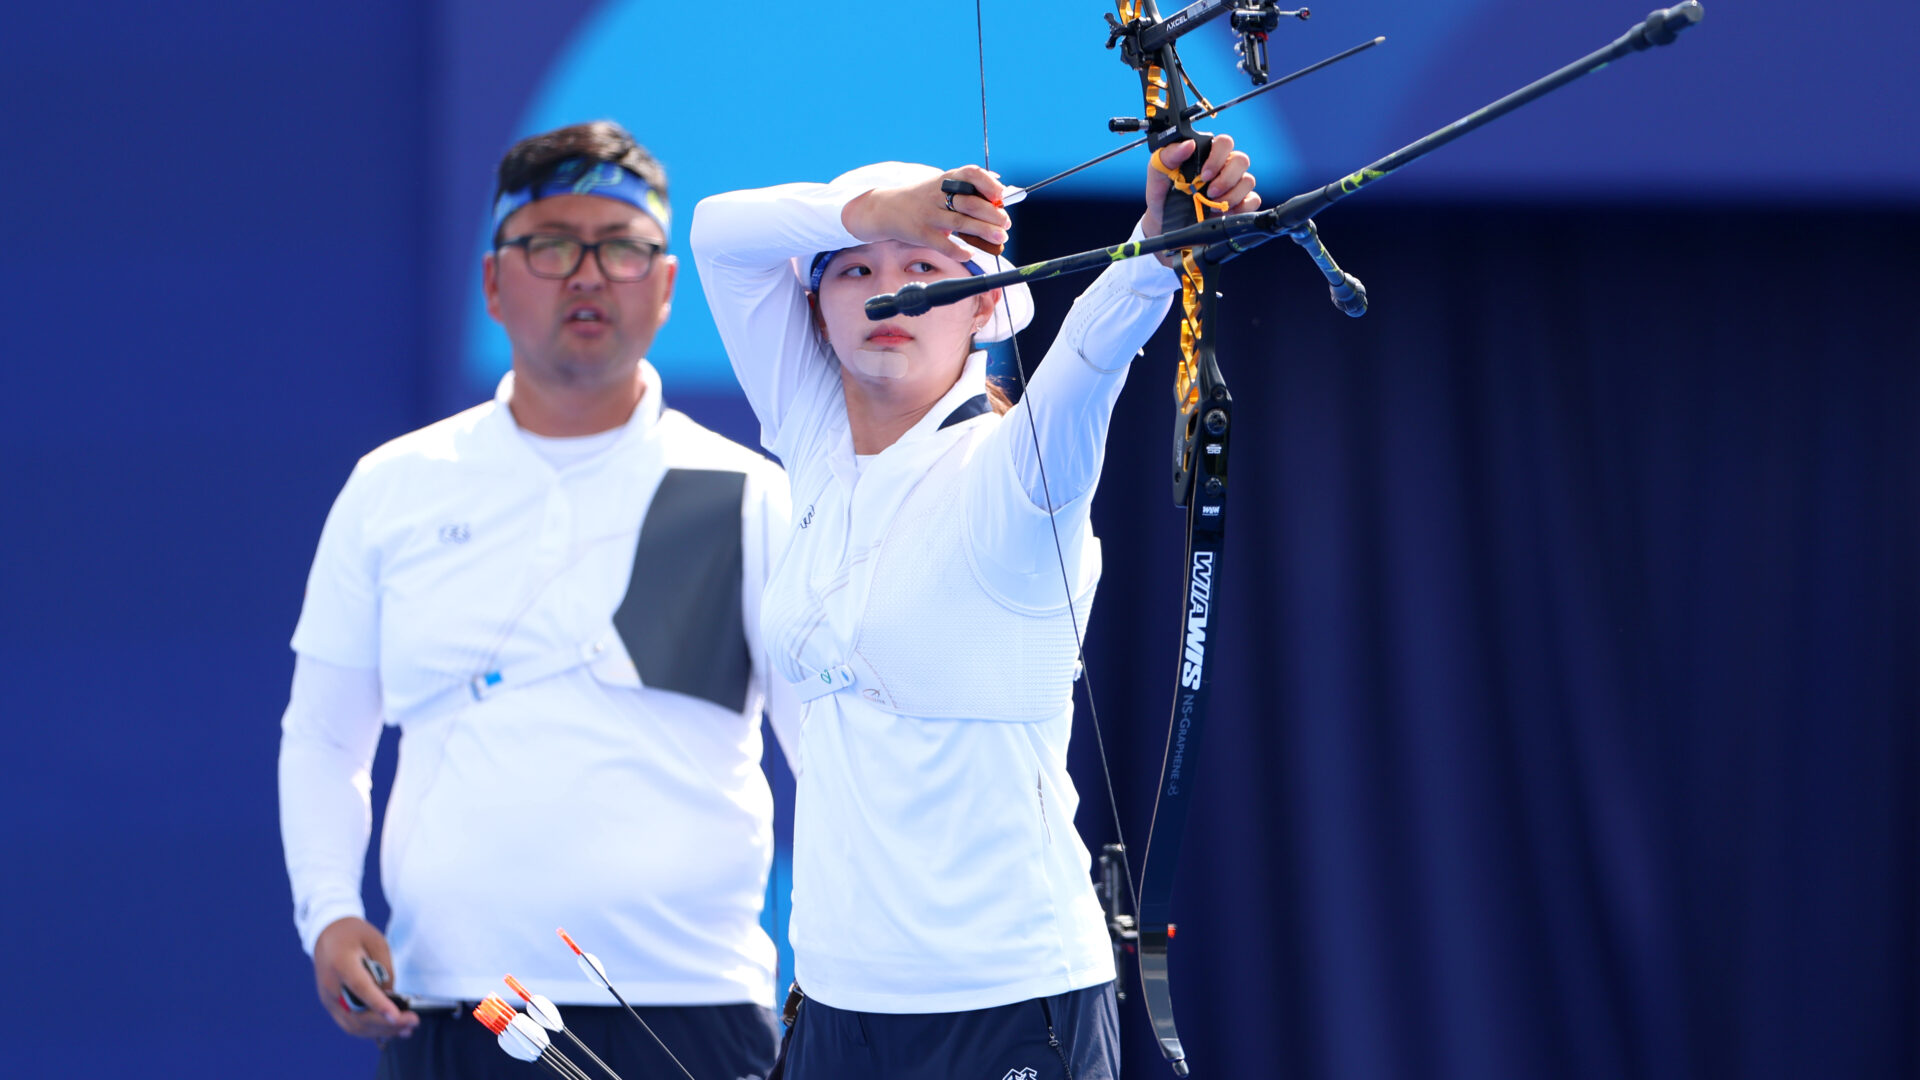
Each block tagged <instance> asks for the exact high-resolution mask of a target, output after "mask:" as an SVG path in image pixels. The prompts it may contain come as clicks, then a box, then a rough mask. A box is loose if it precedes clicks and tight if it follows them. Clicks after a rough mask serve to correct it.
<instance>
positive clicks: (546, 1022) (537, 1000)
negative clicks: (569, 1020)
mask: <svg viewBox="0 0 1920 1080" xmlns="http://www.w3.org/2000/svg"><path fill="white" fill-rule="evenodd" d="M527 1015H528V1016H531V1017H533V1019H534V1020H535V1021H536V1022H537V1023H538V1024H539V1025H540V1026H541V1027H543V1028H546V1029H547V1030H548V1031H565V1030H566V1029H567V1025H566V1024H564V1023H562V1022H561V1020H560V1007H559V1006H558V1005H555V1004H554V1003H553V1002H552V1001H550V1000H548V998H547V996H546V995H545V994H535V995H533V1000H532V1001H529V1002H527Z"/></svg>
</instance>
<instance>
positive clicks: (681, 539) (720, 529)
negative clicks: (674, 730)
mask: <svg viewBox="0 0 1920 1080" xmlns="http://www.w3.org/2000/svg"><path fill="white" fill-rule="evenodd" d="M746 487H747V476H746V474H745V473H738V472H728V471H722V470H709V469H668V470H667V474H666V475H665V476H663V477H661V478H660V487H659V489H658V490H656V491H655V492H654V494H653V502H652V503H651V504H650V505H649V506H648V507H647V519H646V521H645V522H644V523H643V524H642V525H641V526H640V542H639V544H638V545H636V547H635V548H634V553H633V576H632V578H631V579H630V580H629V581H628V583H627V595H626V597H625V598H624V599H622V600H621V601H620V608H619V610H617V611H615V612H614V613H613V628H614V629H615V630H616V631H618V632H619V634H620V640H621V641H622V642H623V643H624V644H625V645H626V647H627V655H628V656H629V657H631V658H632V659H633V664H634V667H636V668H638V669H639V670H640V681H641V682H642V683H643V684H645V685H646V686H649V687H652V688H653V689H656V690H672V691H675V692H677V693H681V694H688V695H691V696H693V697H697V698H704V699H706V700H707V701H711V702H713V703H714V704H715V705H718V706H720V707H721V708H723V709H729V710H732V711H734V712H738V711H740V709H742V708H743V707H745V705H746V703H747V683H748V679H749V677H750V675H751V673H752V662H751V659H750V658H749V656H748V654H747V637H746V628H745V626H744V624H743V620H742V618H741V615H740V600H741V595H740V589H741V584H740V572H741V558H742V555H741V549H740V514H741V510H742V505H743V501H744V498H745V495H746Z"/></svg>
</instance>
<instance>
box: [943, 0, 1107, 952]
mask: <svg viewBox="0 0 1920 1080" xmlns="http://www.w3.org/2000/svg"><path fill="white" fill-rule="evenodd" d="M980 5H981V0H973V28H974V40H975V47H976V49H977V51H978V53H979V58H980V154H981V162H980V164H981V168H983V169H986V170H987V171H988V172H991V171H993V157H992V148H991V146H990V145H989V143H988V136H987V35H986V20H985V19H984V18H983V17H982V15H981V10H980ZM995 306H996V307H998V306H1000V305H995ZM1007 319H1008V327H1007V328H1008V330H1009V331H1011V333H1009V334H1008V335H1007V341H1008V343H1009V344H1010V345H1012V346H1013V370H1014V374H1015V375H1016V376H1018V377H1019V380H1020V400H1021V402H1023V403H1026V405H1027V407H1026V408H1025V409H1024V410H1022V411H1023V412H1025V413H1026V414H1027V433H1028V435H1029V436H1030V437H1031V438H1032V440H1033V463H1034V465H1035V466H1036V467H1037V468H1038V470H1039V473H1040V497H1041V498H1043V499H1045V500H1046V503H1047V525H1048V527H1049V528H1050V529H1051V531H1052V533H1053V554H1054V558H1055V559H1056V560H1058V562H1059V565H1060V583H1061V585H1062V586H1064V587H1065V589H1066V599H1067V617H1068V619H1069V621H1071V622H1072V624H1073V652H1074V659H1075V661H1076V662H1077V663H1078V664H1079V667H1080V678H1081V679H1083V680H1085V681H1086V687H1087V715H1088V717H1089V718H1090V719H1091V720H1092V721H1093V743H1094V746H1095V747H1097V748H1098V749H1099V751H1100V777H1101V779H1102V780H1103V781H1105V783H1106V786H1107V807H1108V809H1109V810H1110V811H1111V812H1112V814H1113V838H1114V841H1115V842H1116V843H1118V844H1119V845H1120V870H1121V874H1122V877H1123V878H1124V879H1125V884H1126V889H1127V899H1128V900H1129V901H1131V902H1132V904H1133V911H1134V916H1135V918H1136V919H1137V918H1138V917H1139V913H1140V893H1139V891H1138V890H1137V889H1136V888H1135V887H1134V883H1133V862H1132V859H1131V857H1130V856H1129V854H1128V851H1129V849H1128V847H1127V833H1126V830H1125V829H1124V828H1123V827H1122V826H1121V824H1120V797H1119V795H1118V794H1117V793H1116V791H1115V789H1114V785H1113V768H1112V766H1111V765H1110V764H1109V763H1108V760H1107V740H1106V736H1105V734H1104V733H1103V732H1102V731H1101V726H1100V709H1099V706H1097V705H1095V704H1094V694H1093V670H1092V669H1091V668H1089V667H1088V666H1087V650H1086V644H1085V642H1084V640H1083V638H1082V637H1081V633H1080V613H1079V611H1078V610H1077V609H1076V608H1075V607H1074V603H1073V595H1074V588H1073V577H1072V575H1071V574H1069V573H1068V572H1067V554H1066V548H1065V546H1064V545H1062V544H1061V542H1060V521H1059V519H1058V518H1057V517H1056V516H1055V514H1054V502H1053V490H1052V488H1051V487H1050V486H1049V484H1048V482H1047V462H1046V459H1045V458H1044V457H1042V456H1041V453H1040V428H1039V425H1038V424H1037V422H1036V421H1035V420H1034V418H1033V405H1032V404H1031V403H1030V402H1028V399H1027V365H1026V362H1025V361H1024V360H1022V359H1021V357H1020V329H1019V327H1017V326H1014V325H1013V322H1012V319H1013V309H1012V307H1011V306H1008V308H1007ZM1118 974H1119V973H1118V972H1117V971H1116V972H1115V975H1116V977H1117V976H1118Z"/></svg>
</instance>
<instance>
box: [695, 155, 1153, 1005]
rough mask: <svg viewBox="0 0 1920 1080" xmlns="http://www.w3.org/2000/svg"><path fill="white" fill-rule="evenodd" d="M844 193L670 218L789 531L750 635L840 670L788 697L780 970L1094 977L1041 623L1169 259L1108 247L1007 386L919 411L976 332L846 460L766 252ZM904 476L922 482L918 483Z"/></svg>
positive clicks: (806, 189)
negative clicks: (766, 457) (903, 426)
mask: <svg viewBox="0 0 1920 1080" xmlns="http://www.w3.org/2000/svg"><path fill="white" fill-rule="evenodd" d="M858 194H860V191H859V190H856V189H850V188H844V187H842V188H836V187H833V186H830V185H814V184H792V185H785V186H782V187H777V188H770V189H764V190H760V191H748V192H735V193H733V194H730V195H723V196H718V197H715V198H711V199H708V200H705V201H704V202H702V203H701V204H700V206H699V207H698V209H697V210H696V211H695V215H694V222H693V227H692V232H691V241H690V242H691V246H692V249H693V252H694V257H695V259H696V260H697V261H698V264H699V268H700V277H701V282H702V284H703V286H704V287H705V289H706V291H707V298H708V303H709V306H710V307H711V308H712V309H713V313H714V318H715V321H716V323H717V324H718V326H719V328H720V333H721V337H722V339H723V340H724V341H725V343H726V346H727V350H728V353H729V355H730V356H731V357H732V360H733V364H734V370H735V372H736V374H737V375H738V376H739V378H740V382H741V385H742V387H743V388H744V389H745V390H746V393H747V397H748V399H749V400H750V401H751V402H752V404H753V406H754V409H755V411H756V413H757V414H758V416H759V419H760V423H761V431H762V438H763V441H764V442H765V443H766V445H767V446H768V447H769V448H770V449H772V450H773V452H774V453H775V454H776V455H778V456H779V457H780V459H781V460H782V462H784V463H785V464H786V466H787V469H788V475H789V478H790V481H791V483H792V490H793V495H794V507H795V523H796V524H795V530H794V534H793V540H792V543H791V545H790V547H789V549H788V552H787V555H786V556H785V557H784V558H783V560H782V561H781V563H780V565H779V566H778V567H776V569H775V572H774V576H773V578H772V580H771V581H770V582H769V589H768V594H767V597H766V599H765V601H764V607H763V611H764V615H763V618H764V621H765V625H764V630H763V632H764V636H765V640H766V641H767V643H768V649H769V654H770V656H769V661H770V663H771V665H772V666H773V668H774V669H775V671H776V672H780V673H783V674H784V675H785V676H786V677H787V678H788V679H790V680H792V681H794V682H795V683H796V684H799V683H802V682H803V681H805V680H807V679H809V678H811V677H813V676H815V675H817V674H820V673H822V672H823V671H825V670H826V669H827V668H830V667H831V666H833V665H835V664H840V665H843V666H845V667H848V668H851V669H853V670H854V671H855V672H856V673H857V682H855V683H854V684H853V685H850V686H849V687H848V688H847V689H846V690H844V691H841V692H834V693H828V694H826V695H825V696H821V697H818V698H815V699H814V700H812V701H810V702H809V703H808V704H807V705H805V706H803V712H802V724H801V733H800V747H801V749H800V768H799V769H798V770H797V771H798V773H799V777H798V779H799V787H798V793H797V805H796V809H795V836H794V860H795V861H794V892H793V916H792V922H791V927H790V931H789V933H790V937H791V940H792V943H793V948H794V958H795V967H796V974H797V976H798V979H799V982H800V984H801V985H802V986H803V987H804V988H805V989H806V991H807V993H808V994H809V995H810V996H813V997H815V998H817V999H819V1000H821V1001H823V1002H825V1003H827V1004H829V1005H832V1006H835V1007H838V1008H845V1009H856V1010H863V1011H875V1012H902V1013H914V1012H946V1011H958V1010H968V1009H979V1008H987V1007H991V1006H995V1005H1002V1004H1006V1003H1009V1002H1015V1001H1021V1000H1025V999H1029V998H1033V997H1037V996H1042V995H1049V994H1057V993H1063V992H1065V991H1068V990H1073V989H1080V988H1084V987H1087V986H1093V985H1097V984H1099V983H1101V982H1104V981H1106V980H1108V979H1111V978H1112V977H1113V963H1112V952H1111V948H1110V943H1109V940H1108V936H1107V931H1106V927H1105V922H1104V918H1103V916H1102V913H1101V911H1100V908H1099V904H1098V902H1097V901H1096V899H1095V897H1094V895H1093V891H1092V886H1091V882H1090V880H1089V878H1088V868H1089V863H1090V859H1089V856H1088V853H1087V851H1086V848H1085V846H1084V845H1083V844H1082V843H1081V842H1080V839H1079V836H1078V834H1077V833H1076V831H1075V830H1074V827H1073V815H1074V812H1075V810H1076V808H1077V805H1078V793H1077V792H1076V791H1075V790H1074V786H1073V782H1072V780H1071V778H1070V777H1069V776H1068V774H1067V770H1066V748H1067V740H1068V736H1069V734H1070V731H1071V725H1072V704H1071V698H1070V696H1069V694H1068V691H1069V689H1070V685H1069V680H1070V679H1071V677H1072V675H1071V660H1072V655H1071V648H1072V642H1071V638H1068V639H1066V648H1067V649H1068V653H1067V655H1066V657H1065V660H1066V664H1064V665H1063V664H1062V663H1061V657H1060V655H1059V651H1060V635H1059V633H1058V632H1057V628H1058V626H1059V624H1060V623H1061V621H1062V620H1063V619H1065V617H1066V616H1065V612H1066V594H1067V580H1066V579H1070V580H1072V581H1073V583H1074V584H1073V591H1074V594H1075V599H1076V603H1075V611H1074V617H1075V618H1077V619H1079V620H1081V621H1082V622H1084V619H1085V618H1086V603H1087V602H1088V601H1089V600H1090V599H1091V595H1092V592H1093V587H1094V584H1095V582H1096V581H1097V579H1098V576H1099V543H1098V541H1097V540H1096V539H1095V538H1094V537H1093V535H1092V532H1091V529H1090V527H1089V524H1088V509H1089V504H1090V502H1091V499H1092V495H1093V490H1094V487H1095V484H1096V482H1097V480H1098V478H1099V471H1100V464H1101V459H1102V455H1103V452H1104V446H1105V438H1106V429H1107V422H1108V417H1109V414H1110V411H1111V408H1112V404H1113V401H1114V400H1115V398H1116V396H1117V395H1118V393H1119V391H1120V387H1121V385H1122V383H1123V381H1124V379H1125V374H1126V368H1127V365H1128V363H1129V362H1130V361H1131V359H1132V357H1133V355H1134V354H1135V353H1136V352H1137V350H1138V347H1139V346H1140V344H1141V343H1142V342H1144V341H1145V340H1146V338H1147V337H1148V336H1149V335H1150V334H1151V333H1152V331H1153V329H1154V328H1155V327H1156V326H1157V325H1158V324H1159V322H1160V320H1161V319H1162V318H1163V317H1164V315H1165V313H1166V311H1167V309H1168V306H1169V305H1170V302H1171V297H1172V293H1173V292H1174V290H1175V289H1176V288H1177V278H1176V276H1175V275H1174V274H1173V272H1172V271H1170V270H1168V269H1166V268H1165V267H1162V266H1160V265H1159V264H1158V263H1157V262H1155V261H1154V260H1151V259H1135V260H1130V261H1128V262H1123V263H1119V264H1116V265H1115V266H1114V267H1112V268H1110V269H1108V270H1107V271H1106V272H1105V273H1103V274H1102V275H1101V276H1100V277H1099V278H1098V279H1097V280H1096V281H1095V282H1094V283H1093V284H1092V285H1091V286H1090V287H1089V288H1088V290H1087V291H1086V293H1084V294H1083V295H1082V296H1081V298H1080V299H1079V301H1078V302H1076V304H1075V305H1074V308H1073V310H1072V312H1071V313H1070V314H1069V316H1068V318H1067V321H1066V324H1065V325H1064V326H1063V328H1062V330H1061V332H1060V334H1059V336H1058V337H1057V338H1056V340H1055V343H1054V346H1053V348H1052V349H1051V350H1050V351H1049V352H1048V354H1047V358H1046V360H1045V361H1044V362H1043V363H1042V364H1041V365H1040V367H1039V370H1038V372H1037V374H1036V375H1035V376H1034V378H1033V380H1032V383H1031V385H1030V387H1029V388H1028V391H1027V393H1026V396H1025V398H1024V400H1023V401H1022V402H1021V404H1020V405H1018V406H1016V407H1015V409H1014V410H1013V411H1012V412H1010V413H1008V414H1007V415H1006V416H1005V417H996V416H993V415H992V414H991V413H988V414H986V415H983V416H978V417H976V418H974V419H971V420H967V421H964V422H960V423H954V424H951V425H949V424H947V421H948V419H949V418H950V417H951V416H952V415H953V414H954V412H955V410H956V409H958V408H959V407H960V406H962V405H964V404H965V403H966V402H968V401H969V400H970V399H971V398H973V397H975V396H976V395H978V394H980V393H982V392H984V390H985V370H984V354H982V353H976V354H974V355H973V356H972V357H970V358H969V359H968V361H967V364H966V366H965V369H964V371H963V373H962V375H961V377H960V380H959V381H958V382H957V383H956V384H955V386H954V387H953V389H952V390H951V391H949V392H948V394H947V395H946V396H945V397H944V398H943V399H942V400H941V401H940V402H938V403H937V404H935V405H934V406H933V408H932V409H931V410H930V411H929V412H928V413H927V415H926V416H925V417H924V418H923V419H922V420H921V421H920V422H919V423H918V424H916V425H915V426H914V427H913V428H912V429H910V430H909V431H907V432H906V433H905V434H904V435H902V436H901V438H900V439H899V440H898V441H896V442H895V443H894V444H893V445H892V446H889V447H888V448H887V449H886V450H884V451H883V452H881V453H879V454H877V455H873V456H872V457H871V458H870V459H868V460H866V461H865V462H863V463H857V462H856V460H855V456H854V453H853V444H852V437H851V432H850V429H849V425H848V419H847V411H846V401H845V397H844V393H843V390H842V386H841V381H840V375H839V370H838V365H837V362H836V360H835V359H834V358H833V356H832V355H831V354H830V353H829V352H828V351H827V347H826V346H825V345H824V344H823V343H822V342H821V341H820V339H819V337H818V336H817V335H816V333H815V331H814V329H813V328H812V326H811V325H810V323H809V319H810V316H809V312H808V308H807V301H806V297H805V294H804V290H803V288H802V287H801V285H800V283H799V281H798V280H797V278H796V276H795V275H794V273H793V271H792V269H791V267H790V264H789V261H788V260H789V259H793V258H798V259H800V260H801V261H802V263H804V262H805V261H807V260H809V259H810V258H811V257H812V255H813V254H814V253H815V252H819V251H827V250H834V249H838V248H843V247H850V246H854V245H857V244H859V243H860V241H859V240H858V239H857V238H855V237H853V236H852V235H850V234H849V233H848V232H847V231H846V229H845V227H844V226H843V225H842V223H841V219H840V213H841V210H842V208H843V207H844V206H845V204H846V203H847V202H848V201H850V200H851V199H852V198H853V197H855V196H857V195H858ZM1027 410H1031V411H1032V416H1033V420H1034V422H1035V425H1036V426H1037V428H1038V431H1039V440H1040V443H1041V449H1040V452H1039V458H1036V455H1035V448H1034V445H1033V441H1032V435H1031V434H1030V433H1029V428H1028V424H1027V415H1026V412H1027ZM1042 459H1043V460H1044V462H1045V471H1046V477H1045V482H1046V485H1047V487H1048V488H1049V489H1050V492H1051V495H1052V501H1053V503H1054V504H1055V507H1056V518H1055V520H1054V521H1052V522H1050V521H1049V518H1048V514H1047V510H1046V507H1045V499H1044V498H1043V496H1042V487H1043V485H1042V480H1041V471H1040V467H1039V466H1040V460H1042ZM931 488H938V489H939V490H941V491H943V492H947V493H948V494H947V495H944V496H939V497H937V498H936V501H935V502H934V503H931V504H926V503H924V500H926V499H927V498H929V496H928V494H927V492H928V489H931ZM938 498H946V499H948V500H949V502H939V501H938ZM1056 524H1057V527H1058V530H1059V536H1060V541H1061V547H1062V549H1063V550H1064V561H1065V563H1066V570H1065V574H1064V576H1063V573H1062V567H1061V562H1062V556H1061V555H1060V554H1057V553H1056V549H1055V545H1054V527H1055V525H1056ZM1029 631H1031V632H1029ZM996 635H997V636H996ZM1027 644H1031V645H1032V646H1033V648H1031V649H1029V648H1027V647H1026V645H1027ZM1042 653H1044V654H1045V659H1044V660H1042V659H1041V657H1040V654H1042ZM1036 702H1037V703H1039V704H1040V705H1041V706H1043V708H1042V710H1041V711H1040V712H1039V713H1037V714H1036V713H1035V712H1034V703H1036ZM970 709H971V710H972V711H969V710H970Z"/></svg>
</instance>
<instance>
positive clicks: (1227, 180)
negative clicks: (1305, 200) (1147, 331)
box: [1140, 135, 1260, 266]
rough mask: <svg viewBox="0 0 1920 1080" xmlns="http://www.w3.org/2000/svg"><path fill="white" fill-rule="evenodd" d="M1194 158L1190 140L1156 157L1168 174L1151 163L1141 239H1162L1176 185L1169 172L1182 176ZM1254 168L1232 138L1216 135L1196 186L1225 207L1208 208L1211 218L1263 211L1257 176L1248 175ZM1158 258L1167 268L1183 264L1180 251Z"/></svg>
mask: <svg viewBox="0 0 1920 1080" xmlns="http://www.w3.org/2000/svg"><path fill="white" fill-rule="evenodd" d="M1192 154H1193V142H1192V141H1191V140H1187V141H1184V142H1177V143H1169V144H1167V145H1166V146H1165V147H1163V148H1162V149H1161V150H1160V151H1159V152H1158V153H1157V154H1156V157H1158V159H1159V161H1160V163H1161V164H1162V165H1165V166H1166V169H1167V171H1162V170H1160V169H1157V168H1155V167H1153V165H1152V163H1151V162H1149V164H1148V166H1147V213H1146V216H1145V217H1143V218H1141V219H1140V234H1141V235H1142V236H1158V235H1160V233H1161V231H1162V229H1163V226H1162V221H1161V215H1162V213H1163V212H1164V210H1165V208H1166V202H1167V193H1168V192H1169V191H1171V190H1172V189H1173V181H1172V179H1171V178H1170V177H1169V176H1168V172H1179V171H1180V166H1182V165H1184V164H1186V161H1187V158H1188V157H1190V156H1192ZM1252 164H1253V162H1252V160H1251V159H1249V158H1248V157H1247V155H1246V154H1245V153H1244V152H1242V151H1239V150H1235V149H1234V148H1233V136H1231V135H1215V136H1214V137H1213V145H1212V146H1211V147H1210V148H1209V150H1208V153H1207V160H1206V163H1205V164H1204V165H1202V166H1201V167H1200V175H1199V177H1198V178H1197V182H1198V184H1199V188H1200V194H1202V195H1204V196H1206V198H1207V200H1208V201H1209V202H1213V203H1223V204H1225V206H1226V209H1225V210H1221V209H1219V208H1218V207H1211V206H1210V207H1208V208H1207V215H1208V216H1210V217H1211V216H1214V215H1216V214H1220V213H1227V214H1238V213H1242V212H1244V211H1248V210H1258V209H1260V193H1259V192H1257V191H1255V190H1253V185H1254V175H1253V174H1252V173H1250V172H1248V171H1247V170H1248V168H1250V167H1251V166H1252ZM1155 258H1157V259H1159V260H1160V262H1161V263H1162V264H1163V265H1166V266H1178V265H1179V264H1180V253H1179V252H1178V251H1163V252H1160V253H1159V254H1158V255H1156V256H1155Z"/></svg>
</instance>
